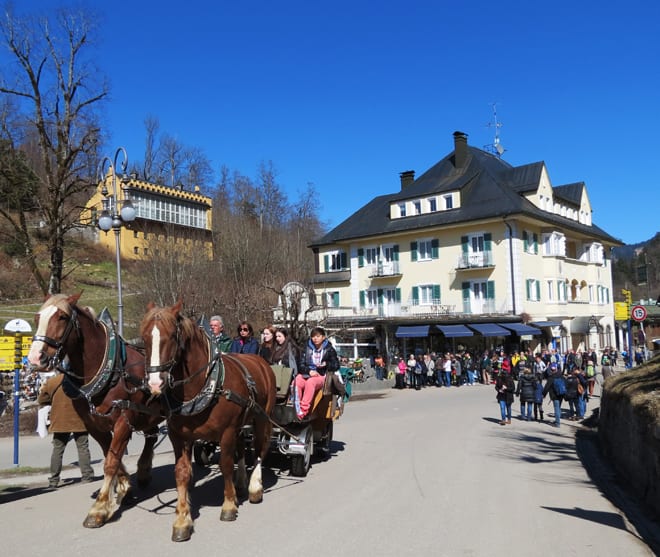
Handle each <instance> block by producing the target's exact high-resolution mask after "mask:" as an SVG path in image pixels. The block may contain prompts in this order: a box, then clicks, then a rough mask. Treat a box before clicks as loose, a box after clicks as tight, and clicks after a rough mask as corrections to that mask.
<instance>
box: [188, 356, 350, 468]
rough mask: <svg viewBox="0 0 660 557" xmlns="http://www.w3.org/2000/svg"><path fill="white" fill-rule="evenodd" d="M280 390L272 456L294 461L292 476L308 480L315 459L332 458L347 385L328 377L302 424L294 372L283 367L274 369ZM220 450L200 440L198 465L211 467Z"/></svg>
mask: <svg viewBox="0 0 660 557" xmlns="http://www.w3.org/2000/svg"><path fill="white" fill-rule="evenodd" d="M271 368H272V369H273V374H274V375H275V383H276V387H277V396H276V404H275V407H274V409H273V413H272V416H271V418H272V422H273V431H272V436H271V453H274V454H282V455H284V456H285V457H288V458H289V459H290V471H291V475H293V476H297V477H305V476H306V475H307V473H308V472H309V469H310V466H311V462H312V456H316V457H318V458H321V459H325V458H328V456H329V454H330V445H331V443H332V435H333V424H334V421H335V420H337V419H338V418H339V417H340V416H341V414H342V412H343V409H344V403H345V398H346V394H345V390H344V388H343V386H344V385H345V383H346V381H345V378H344V375H343V374H342V380H341V381H340V382H338V380H337V377H336V376H334V377H333V374H332V373H328V374H327V375H326V378H325V383H324V384H323V388H322V389H321V390H320V391H319V392H317V393H316V395H315V397H314V403H313V405H312V409H311V411H310V412H309V414H308V415H307V416H306V417H305V418H303V419H302V420H299V419H297V418H296V410H295V407H294V404H293V397H292V389H291V383H292V380H293V370H292V369H291V368H289V367H285V366H282V365H273V366H271ZM242 435H243V439H244V442H245V444H246V449H247V451H246V453H247V454H250V453H251V441H252V437H251V426H250V425H246V426H245V427H244V428H243V432H242ZM217 449H218V445H217V443H214V442H208V441H203V440H198V441H196V442H195V445H194V447H193V456H194V459H195V463H196V464H198V465H199V466H208V465H209V464H210V463H211V460H212V459H213V456H214V454H215V452H216V451H217Z"/></svg>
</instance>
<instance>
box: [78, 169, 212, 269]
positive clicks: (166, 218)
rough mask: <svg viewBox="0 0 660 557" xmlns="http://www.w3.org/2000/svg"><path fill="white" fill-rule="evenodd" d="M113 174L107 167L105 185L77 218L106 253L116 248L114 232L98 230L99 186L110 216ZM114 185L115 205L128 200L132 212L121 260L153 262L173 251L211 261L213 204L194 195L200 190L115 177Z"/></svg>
mask: <svg viewBox="0 0 660 557" xmlns="http://www.w3.org/2000/svg"><path fill="white" fill-rule="evenodd" d="M112 172H113V169H112V168H110V170H109V172H108V174H107V175H106V179H105V181H101V182H99V185H98V187H97V188H96V192H95V193H94V195H93V196H92V197H91V199H90V200H89V202H88V203H87V205H86V207H85V211H84V212H83V215H82V216H81V222H82V223H84V224H91V225H92V226H93V229H94V232H95V234H94V238H95V240H96V241H97V242H98V243H100V244H102V245H104V246H106V247H107V248H109V249H110V250H111V251H112V250H114V248H115V236H114V232H113V230H112V229H111V230H110V231H109V232H103V231H102V230H99V228H98V226H97V225H98V219H99V217H100V215H101V212H102V211H103V200H104V199H106V196H105V195H104V194H103V189H104V187H105V188H106V190H107V191H108V193H109V195H110V197H109V207H108V208H109V210H110V213H112V212H113V209H114V207H113V206H112V202H113V198H112V194H113V187H112ZM116 186H117V190H118V191H117V196H118V197H119V199H120V201H119V202H120V204H122V202H123V201H124V200H127V199H130V201H131V203H132V204H133V206H134V208H135V212H136V216H135V220H134V221H132V222H127V223H123V224H122V228H121V234H120V246H121V247H120V251H121V255H122V256H123V257H125V258H128V259H145V258H152V257H158V256H160V255H164V254H165V253H166V252H167V251H169V250H171V249H172V248H174V249H176V250H178V251H180V252H182V253H185V252H190V253H206V254H207V257H208V258H211V257H212V255H213V240H212V232H211V228H212V227H211V225H212V222H211V213H212V209H213V204H212V200H211V198H210V197H207V196H205V195H202V194H201V193H200V192H199V187H197V186H196V187H195V188H194V191H187V190H185V189H183V188H182V187H175V188H171V187H167V186H160V185H158V184H152V183H149V182H145V181H142V180H138V179H135V178H129V179H127V180H126V181H122V180H121V179H120V178H119V177H118V178H117V180H116ZM119 190H121V193H120V191H119Z"/></svg>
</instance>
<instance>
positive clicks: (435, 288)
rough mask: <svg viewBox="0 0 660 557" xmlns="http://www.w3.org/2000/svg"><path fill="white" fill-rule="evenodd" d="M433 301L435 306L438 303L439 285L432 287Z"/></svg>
mask: <svg viewBox="0 0 660 557" xmlns="http://www.w3.org/2000/svg"><path fill="white" fill-rule="evenodd" d="M433 301H434V302H435V303H437V304H439V303H440V285H439V284H434V285H433Z"/></svg>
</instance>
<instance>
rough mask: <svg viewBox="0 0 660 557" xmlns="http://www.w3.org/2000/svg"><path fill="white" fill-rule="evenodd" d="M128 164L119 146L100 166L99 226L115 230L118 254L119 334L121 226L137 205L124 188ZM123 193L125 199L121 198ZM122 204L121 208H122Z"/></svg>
mask: <svg viewBox="0 0 660 557" xmlns="http://www.w3.org/2000/svg"><path fill="white" fill-rule="evenodd" d="M120 154H121V155H123V161H122V163H121V173H122V177H121V184H120V187H119V191H117V160H118V158H119V155H120ZM106 163H108V164H109V165H111V166H112V193H110V192H109V191H108V187H107V185H106V181H107V180H106V176H107V174H106ZM127 166H128V155H127V154H126V149H124V148H123V147H119V148H118V149H117V152H116V153H115V158H114V160H111V159H110V157H104V158H103V160H102V161H101V164H100V166H99V180H100V181H102V182H103V188H102V189H101V193H102V194H103V196H104V199H103V210H102V211H101V215H100V216H99V220H98V227H99V228H100V229H101V230H103V231H104V232H108V231H109V230H110V229H112V230H114V232H115V247H116V256H117V329H118V331H119V334H120V335H122V336H123V334H124V304H123V302H122V288H121V255H120V244H121V242H120V241H119V234H120V231H121V227H122V226H124V225H126V223H129V222H133V221H134V220H135V207H133V203H132V202H131V200H130V198H129V197H128V195H127V194H126V191H125V190H124V186H125V185H127V184H128V182H129V181H130V178H129V177H128V175H127V174H126V167H127ZM122 194H123V199H122V198H121V197H122ZM120 205H121V209H120Z"/></svg>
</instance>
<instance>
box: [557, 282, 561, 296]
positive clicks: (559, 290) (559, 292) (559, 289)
mask: <svg viewBox="0 0 660 557" xmlns="http://www.w3.org/2000/svg"><path fill="white" fill-rule="evenodd" d="M557 299H559V300H561V281H560V280H558V281H557Z"/></svg>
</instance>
